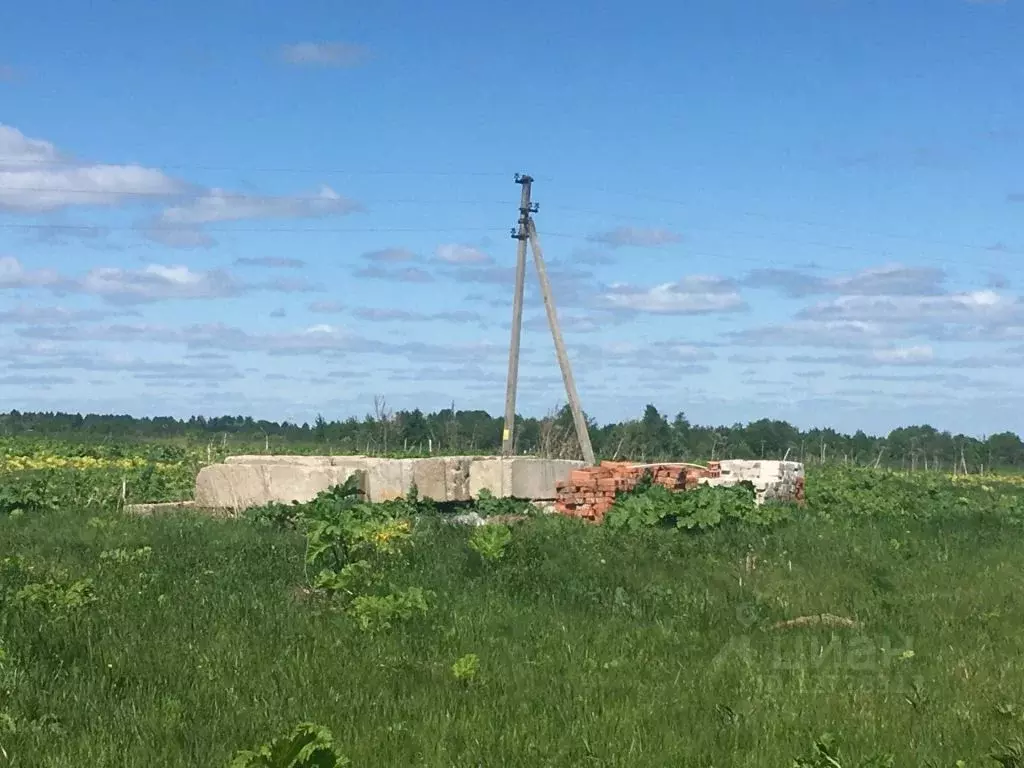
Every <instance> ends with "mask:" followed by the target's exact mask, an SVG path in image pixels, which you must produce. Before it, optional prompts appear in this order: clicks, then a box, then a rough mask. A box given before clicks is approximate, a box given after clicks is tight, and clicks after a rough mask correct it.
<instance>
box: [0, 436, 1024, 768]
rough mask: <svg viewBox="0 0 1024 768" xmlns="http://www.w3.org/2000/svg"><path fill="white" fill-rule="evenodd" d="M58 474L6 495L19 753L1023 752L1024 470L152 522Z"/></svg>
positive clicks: (357, 496) (289, 759)
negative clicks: (600, 518) (586, 514)
mask: <svg viewBox="0 0 1024 768" xmlns="http://www.w3.org/2000/svg"><path fill="white" fill-rule="evenodd" d="M134 450H135V449H131V450H127V451H125V453H126V454H127V458H129V459H131V458H132V452H133V451H134ZM110 458H116V457H110ZM152 460H153V461H158V460H159V459H155V458H154V459H152ZM163 460H164V461H166V458H165V459H163ZM21 471H41V470H21ZM45 471H50V470H45ZM52 471H54V472H56V473H57V475H56V476H57V477H58V481H57V482H56V483H55V484H54V486H53V489H55V490H54V491H50V490H47V489H46V488H44V489H42V491H41V492H40V494H39V497H38V500H37V501H36V502H34V503H32V504H27V503H25V500H24V498H22V499H21V500H19V501H18V502H17V504H8V506H7V507H5V508H4V509H3V510H0V766H6V765H10V766H18V767H19V768H29V767H31V768H37V767H38V768H56V767H57V766H61V767H63V766H67V765H81V764H92V765H97V766H108V765H109V766H115V765H116V766H125V767H126V768H142V767H143V766H145V767H146V768H149V766H153V765H160V766H171V767H173V766H189V767H190V768H192V767H193V766H216V767H219V768H223V767H224V766H230V767H231V768H243V766H245V767H252V768H256V767H257V766H264V767H266V766H273V767H275V768H284V767H285V766H296V767H298V766H301V767H303V768H313V767H314V766H316V767H319V768H322V767H323V766H340V765H348V764H351V765H381V766H385V765H387V766H390V765H410V766H450V765H510V766H518V765H521V766H543V765H550V766H564V765H590V764H593V765H605V766H636V765H695V766H714V765H718V766H726V765H737V766H750V767H754V768H760V767H761V766H764V767H765V768H769V767H770V768H777V767H778V766H828V767H829V768H835V766H840V767H841V768H857V767H858V766H859V767H860V768H869V767H873V768H879V767H880V766H898V765H922V766H935V767H942V768H952V767H953V766H957V765H961V766H998V765H1003V766H1014V765H1021V755H1022V754H1024V752H1022V751H1021V748H1020V745H1021V744H1022V743H1024V714H1022V713H1024V700H1022V698H1021V690H1024V633H1022V632H1021V624H1020V618H1019V616H1020V614H1019V611H1018V610H1016V607H1015V606H1016V605H1017V603H1018V596H1019V594H1020V592H1021V588H1022V586H1024V548H1022V547H1021V546H1020V536H1021V522H1022V521H1024V486H1022V485H1020V484H1019V483H1016V482H1013V481H1012V478H993V477H984V478H981V479H972V480H969V481H964V480H962V479H958V480H956V481H954V480H952V479H951V478H949V477H946V476H941V475H938V474H923V473H918V474H915V475H907V474H901V473H893V472H888V471H883V470H877V471H872V470H864V469H859V470H854V469H848V468H843V467H834V468H814V469H813V471H812V472H811V474H810V476H809V478H808V482H807V504H806V506H805V507H790V506H785V505H776V506H763V507H756V506H755V505H754V504H753V494H752V491H751V489H750V488H743V487H740V488H733V489H711V488H704V489H699V490H697V491H693V492H687V493H685V494H671V493H669V492H668V491H665V490H664V489H662V488H660V487H658V486H651V485H650V484H645V485H644V486H642V487H640V488H638V489H637V490H636V491H634V492H631V493H628V494H624V495H623V496H621V497H620V499H619V500H618V502H617V503H616V505H615V507H614V508H613V510H612V511H611V512H610V513H609V515H608V517H607V518H606V524H605V525H602V526H594V525H588V524H585V523H581V522H579V521H576V520H571V519H567V518H561V517H555V516H549V515H542V514H536V513H534V514H531V515H529V516H528V519H526V520H524V521H522V522H516V523H513V522H511V521H510V519H509V518H508V516H509V515H513V514H516V513H521V512H523V511H524V509H523V505H522V504H521V503H510V502H507V501H505V500H501V499H493V498H489V497H486V495H485V497H484V498H483V499H481V500H479V501H478V502H477V503H476V504H475V505H473V509H472V511H475V512H476V513H477V514H479V515H480V516H481V517H483V518H484V519H485V520H486V519H489V520H490V522H489V524H486V525H460V524H454V523H453V520H454V519H455V517H454V516H453V515H451V514H447V512H448V511H451V510H447V511H446V510H439V509H438V508H437V507H436V505H434V504H432V503H430V502H425V501H423V500H421V499H419V498H417V497H416V496H415V495H412V496H411V497H410V498H407V499H399V500H396V501H393V502H389V503H387V504H380V505H373V504H368V503H367V502H366V500H365V499H364V498H363V496H362V494H361V493H360V492H359V487H358V482H357V481H356V480H353V481H352V482H350V483H348V484H346V485H344V486H340V487H337V488H334V489H331V490H330V491H328V492H325V493H322V494H321V495H320V496H319V497H317V498H316V499H315V500H314V501H312V502H310V503H309V504H295V505H271V506H268V507H265V508H262V509H259V510H253V511H251V513H250V514H249V515H247V516H245V517H243V518H240V519H236V520H218V519H209V518H204V517H202V516H199V515H197V514H186V513H175V514H173V515H166V516H160V517H152V518H133V517H130V516H127V515H125V514H124V513H123V512H121V511H119V504H120V499H119V498H117V497H116V496H115V497H114V498H110V497H109V496H106V497H102V498H94V497H91V496H90V495H89V494H88V488H87V487H86V488H85V489H84V490H82V491H74V492H70V493H69V494H68V495H59V497H58V498H57V499H56V500H53V498H54V497H53V496H52V495H51V494H52V493H56V492H57V490H59V489H60V488H61V487H65V486H64V485H63V483H66V484H67V486H66V487H72V486H74V484H75V483H77V482H79V480H78V479H76V478H74V477H71V476H72V475H74V474H75V473H77V472H79V470H78V469H75V468H73V467H67V468H63V469H62V468H59V467H58V468H55V469H53V470H52ZM95 471H101V470H100V469H97V470H95ZM102 471H104V472H107V473H109V477H110V478H113V477H116V475H117V473H120V472H123V471H124V469H123V468H122V467H106V468H102ZM62 472H63V473H64V474H65V475H67V477H66V478H65V479H64V480H63V481H60V480H59V476H60V473H62ZM8 477H9V476H8ZM8 487H10V486H8ZM79 492H81V493H82V496H81V498H79V499H77V500H75V499H73V498H70V497H71V496H73V495H74V493H79ZM8 494H9V495H10V492H9V491H8ZM463 511H466V510H463ZM495 518H497V519H498V522H495V520H494V519H495ZM477 522H480V521H479V520H477ZM349 760H350V761H351V763H349Z"/></svg>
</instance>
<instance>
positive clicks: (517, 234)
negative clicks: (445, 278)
mask: <svg viewBox="0 0 1024 768" xmlns="http://www.w3.org/2000/svg"><path fill="white" fill-rule="evenodd" d="M516 183H517V184H521V185H522V186H523V191H522V196H521V199H520V204H519V226H518V227H517V228H516V229H513V230H512V237H513V238H514V239H516V240H518V241H519V247H518V249H517V261H516V286H515V294H514V296H513V305H512V340H511V343H510V345H509V359H508V381H507V384H506V391H505V429H504V432H503V433H502V454H503V455H505V456H509V455H511V453H512V447H513V438H514V434H513V431H514V428H515V415H516V413H515V411H516V388H517V384H518V379H519V338H520V334H521V330H522V321H523V284H524V280H525V273H526V242H527V240H529V242H530V250H531V251H532V252H533V262H534V266H536V268H537V278H538V281H539V282H540V290H541V294H542V296H543V297H544V309H545V311H546V312H547V316H548V325H549V326H550V328H551V337H552V339H553V340H554V343H555V354H556V355H557V357H558V366H559V368H560V369H561V371H562V381H563V382H564V383H565V394H566V396H567V397H568V399H569V410H570V411H571V412H572V419H573V424H574V425H575V427H576V438H577V440H578V441H579V444H580V451H582V453H583V460H584V462H585V463H586V464H587V465H590V466H593V465H594V464H595V463H596V459H595V457H594V447H593V445H592V444H591V442H590V432H589V431H588V430H587V421H586V419H585V418H584V417H583V409H582V408H581V407H580V397H579V393H578V392H577V391H576V381H575V379H574V378H573V374H572V366H571V365H570V364H569V355H568V353H567V352H566V351H565V340H564V339H563V338H562V329H561V327H560V325H559V323H558V312H557V311H556V310H555V298H554V295H553V294H552V292H551V284H550V282H548V271H547V267H546V266H545V264H544V253H543V251H542V250H541V247H540V238H539V237H538V236H537V228H536V226H534V223H533V218H532V217H531V216H530V214H531V213H536V212H537V204H536V203H533V202H531V201H530V192H531V185H532V183H533V179H532V178H531V177H529V176H520V175H519V174H516Z"/></svg>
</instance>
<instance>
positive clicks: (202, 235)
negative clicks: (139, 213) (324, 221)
mask: <svg viewBox="0 0 1024 768" xmlns="http://www.w3.org/2000/svg"><path fill="white" fill-rule="evenodd" d="M362 210H364V209H363V207H362V205H361V204H359V203H358V202H356V201H355V200H350V199H349V198H347V197H343V196H342V195H339V194H338V193H337V192H335V191H334V190H333V189H331V188H330V187H328V186H326V185H322V186H321V187H320V189H319V190H318V191H317V192H316V193H315V194H312V195H305V196H288V195H251V194H244V193H236V192H228V191H227V190H224V189H218V188H214V189H210V190H207V191H206V192H204V193H203V194H201V195H199V196H197V197H194V198H192V199H191V200H189V201H188V202H185V203H182V204H180V205H174V206H171V207H169V208H165V209H164V210H163V211H162V212H161V213H160V214H159V215H158V216H157V217H156V218H155V219H154V220H153V221H151V222H150V223H149V224H148V225H146V226H145V227H144V232H145V233H146V236H147V237H149V238H150V239H152V240H156V241H157V242H161V243H163V244H164V245H169V246H172V247H178V248H195V247H201V246H209V245H211V244H212V243H213V239H212V238H211V237H210V236H209V235H208V234H207V233H206V232H205V231H204V230H203V226H204V225H206V224H212V223H217V222H232V221H245V220H252V219H255V220H264V219H308V218H322V217H325V216H343V215H345V214H349V213H355V212H357V211H362Z"/></svg>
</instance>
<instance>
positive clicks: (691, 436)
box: [0, 399, 1024, 473]
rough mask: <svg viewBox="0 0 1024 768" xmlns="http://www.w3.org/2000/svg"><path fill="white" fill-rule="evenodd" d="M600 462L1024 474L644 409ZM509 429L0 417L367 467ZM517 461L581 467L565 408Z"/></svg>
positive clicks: (386, 414)
mask: <svg viewBox="0 0 1024 768" xmlns="http://www.w3.org/2000/svg"><path fill="white" fill-rule="evenodd" d="M587 422H588V424H589V427H590V435H591V441H592V442H593V444H594V450H595V452H596V453H597V455H598V456H599V457H601V458H606V459H629V460H636V461H649V462H654V461H666V460H677V461H706V460H708V459H733V458H735V459H756V458H765V459H782V458H788V459H791V460H794V461H802V462H804V463H805V464H815V463H835V462H840V463H847V464H855V465H860V466H864V465H870V466H880V467H889V468H901V469H942V470H944V471H958V472H961V471H966V472H972V473H973V472H979V471H984V470H986V469H994V470H995V469H1021V468H1024V443H1022V442H1021V439H1020V437H1018V436H1017V435H1016V434H1015V433H1013V432H1001V433H999V434H995V435H990V436H987V437H982V438H978V437H972V436H967V435H962V434H952V433H950V432H946V431H939V430H937V429H935V428H934V427H932V426H929V425H927V424H925V425H920V426H910V427H901V428H898V429H894V430H892V431H891V432H889V434H887V435H868V434H866V433H865V432H863V431H862V430H857V431H856V432H855V433H853V434H852V435H851V434H844V433H841V432H838V431H836V430H833V429H827V428H826V429H808V430H801V429H798V428H797V427H795V426H793V425H792V424H790V423H788V422H786V421H776V420H772V419H759V420H757V421H752V422H749V423H747V424H738V423H737V424H732V425H728V426H725V425H723V426H701V425H697V424H692V423H691V422H690V420H689V419H688V418H687V417H686V415H685V414H684V413H677V414H676V415H675V416H674V417H672V418H669V417H668V416H667V415H666V414H664V413H662V412H660V411H659V410H658V409H657V408H656V407H655V406H654V405H648V406H647V407H646V408H645V409H644V413H643V415H642V416H641V417H640V418H637V419H631V420H626V421H622V422H617V423H609V424H598V423H597V422H595V421H594V420H593V419H590V418H589V417H588V418H587ZM502 430H503V423H502V418H501V417H495V416H491V415H490V414H488V413H487V412H486V411H481V410H458V409H456V408H455V407H454V405H453V406H452V407H451V408H447V409H443V410H439V411H434V412H430V413H426V412H423V411H421V410H420V409H418V408H417V409H413V410H397V411H395V410H391V409H389V408H388V407H387V405H386V402H385V401H383V400H380V399H378V400H377V401H376V402H375V404H374V411H373V413H369V414H367V415H366V416H365V417H363V418H361V419H358V418H354V417H352V418H348V419H345V420H340V421H338V420H333V421H332V420H327V419H325V418H324V417H323V416H318V417H317V418H316V419H315V420H314V421H313V422H312V423H303V424H298V423H293V422H289V421H282V422H275V421H267V420H256V419H253V418H252V417H250V416H217V417H213V418H206V417H203V416H193V417H192V418H190V419H175V418H171V417H163V416H158V417H134V416H128V415H103V414H86V415H82V414H77V413H60V412H53V413H22V412H19V411H11V412H10V413H6V414H0V435H3V436H9V437H13V436H37V437H50V438H57V439H64V440H83V441H96V440H103V441H115V440H116V441H161V440H175V441H185V442H189V443H206V444H217V445H219V446H220V447H223V448H228V449H230V450H232V451H234V452H243V451H255V452H272V453H284V452H287V451H288V450H289V449H290V450H296V451H301V452H304V453H308V452H310V451H318V450H319V451H323V452H325V453H331V454H343V453H359V454H367V455H384V454H388V455H428V454H432V453H433V454H442V453H443V454H454V453H467V454H494V453H497V452H499V451H500V449H501V436H502ZM515 444H516V452H517V453H520V454H536V455H542V456H550V457H559V458H577V457H578V456H579V447H578V445H577V442H576V438H575V432H574V430H573V423H572V417H571V415H570V413H569V411H568V408H567V407H563V408H562V409H561V410H560V411H557V412H554V413H552V414H550V415H548V416H547V417H544V418H535V417H527V416H522V417H517V420H516V429H515Z"/></svg>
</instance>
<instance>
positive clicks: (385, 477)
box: [356, 458, 416, 503]
mask: <svg viewBox="0 0 1024 768" xmlns="http://www.w3.org/2000/svg"><path fill="white" fill-rule="evenodd" d="M356 461H358V462H359V463H360V464H361V465H362V466H363V467H364V468H365V470H366V497H367V499H369V500H370V501H372V502H374V503H377V502H381V501H393V500H394V499H400V498H402V497H403V496H405V495H406V494H408V493H409V489H410V488H411V487H412V484H413V482H414V469H413V468H414V466H415V464H414V462H415V461H416V459H376V458H363V459H356Z"/></svg>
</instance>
